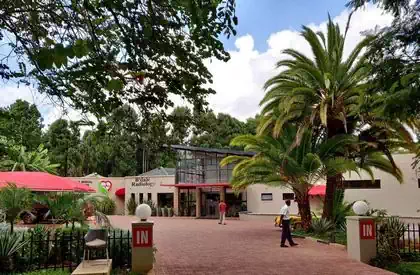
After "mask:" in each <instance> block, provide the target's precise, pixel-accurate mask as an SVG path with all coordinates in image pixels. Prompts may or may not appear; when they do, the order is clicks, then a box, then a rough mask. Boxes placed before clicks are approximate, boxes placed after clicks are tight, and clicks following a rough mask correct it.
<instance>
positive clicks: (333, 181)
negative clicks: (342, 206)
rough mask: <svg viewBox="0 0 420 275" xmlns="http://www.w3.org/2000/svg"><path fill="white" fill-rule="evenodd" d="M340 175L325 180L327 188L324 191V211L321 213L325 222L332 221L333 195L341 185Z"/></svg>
mask: <svg viewBox="0 0 420 275" xmlns="http://www.w3.org/2000/svg"><path fill="white" fill-rule="evenodd" d="M341 178H342V175H341V174H339V175H336V176H333V177H328V178H327V186H326V190H325V199H324V209H323V211H322V217H323V218H325V219H327V220H332V219H333V216H332V215H333V208H334V193H335V190H336V189H337V187H338V186H339V185H340V184H341Z"/></svg>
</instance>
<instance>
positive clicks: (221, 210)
mask: <svg viewBox="0 0 420 275" xmlns="http://www.w3.org/2000/svg"><path fill="white" fill-rule="evenodd" d="M226 208H227V205H226V203H225V202H224V201H223V200H220V202H219V224H224V225H226V222H225V218H226Z"/></svg>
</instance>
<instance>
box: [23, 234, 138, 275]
mask: <svg viewBox="0 0 420 275" xmlns="http://www.w3.org/2000/svg"><path fill="white" fill-rule="evenodd" d="M86 233H87V232H86V231H82V230H74V231H67V232H65V231H61V232H60V231H56V232H51V231H47V232H28V233H25V234H22V242H26V244H25V245H24V246H23V247H22V249H21V250H20V251H19V253H17V255H16V257H15V263H16V264H15V267H16V269H17V270H16V271H31V270H40V269H54V270H56V269H63V270H64V269H68V270H69V271H70V272H71V271H73V270H74V269H75V268H76V267H77V266H78V265H79V264H80V263H81V262H82V260H83V253H84V248H85V240H84V236H85V234H86ZM131 238H132V236H131V233H130V231H128V230H127V231H125V230H124V231H123V230H111V231H110V232H109V236H108V251H109V258H110V259H112V267H113V268H117V267H119V268H129V267H131ZM105 255H106V254H105V250H104V251H91V252H90V259H104V258H106V256H105Z"/></svg>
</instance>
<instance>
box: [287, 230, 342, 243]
mask: <svg viewBox="0 0 420 275" xmlns="http://www.w3.org/2000/svg"><path fill="white" fill-rule="evenodd" d="M293 235H297V236H304V237H312V238H315V239H319V240H323V241H330V237H329V236H328V235H317V234H314V233H312V232H306V231H303V230H294V231H293ZM335 242H336V243H338V244H342V245H347V235H346V233H345V232H336V233H335Z"/></svg>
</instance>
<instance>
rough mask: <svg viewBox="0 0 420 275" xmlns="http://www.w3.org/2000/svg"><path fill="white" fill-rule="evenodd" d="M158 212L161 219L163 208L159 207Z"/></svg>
mask: <svg viewBox="0 0 420 275" xmlns="http://www.w3.org/2000/svg"><path fill="white" fill-rule="evenodd" d="M156 211H157V215H158V217H161V216H162V211H161V208H160V207H158V208H157V209H156Z"/></svg>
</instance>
